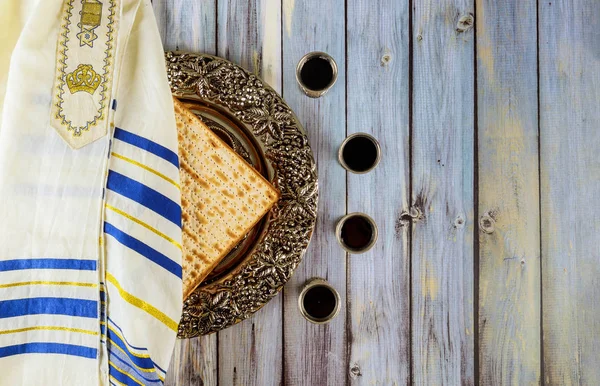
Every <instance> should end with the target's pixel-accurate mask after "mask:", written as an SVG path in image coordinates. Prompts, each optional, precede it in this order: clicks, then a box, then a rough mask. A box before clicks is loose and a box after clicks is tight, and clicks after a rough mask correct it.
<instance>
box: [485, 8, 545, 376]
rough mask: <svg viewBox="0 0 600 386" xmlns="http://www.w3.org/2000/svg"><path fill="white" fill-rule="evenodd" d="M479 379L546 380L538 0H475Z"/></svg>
mask: <svg viewBox="0 0 600 386" xmlns="http://www.w3.org/2000/svg"><path fill="white" fill-rule="evenodd" d="M476 9H477V17H476V25H477V86H478V89H477V97H478V100H477V107H478V111H477V114H478V138H479V141H478V142H479V143H478V149H479V152H478V154H479V162H478V166H479V228H480V229H479V242H480V253H479V267H480V271H479V348H480V352H479V358H480V361H479V363H480V369H479V374H480V376H479V381H480V382H481V384H485V385H488V384H494V385H495V384H519V385H530V384H537V383H539V382H540V367H541V365H540V347H541V342H540V336H541V331H540V328H541V315H540V225H539V187H538V185H539V184H538V181H539V169H538V108H537V90H538V87H537V53H536V50H537V46H536V44H537V40H536V39H537V29H536V1H535V0H524V1H502V2H501V1H494V0H477V4H476Z"/></svg>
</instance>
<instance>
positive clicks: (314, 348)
mask: <svg viewBox="0 0 600 386" xmlns="http://www.w3.org/2000/svg"><path fill="white" fill-rule="evenodd" d="M343 10H344V1H343V0H333V1H322V0H305V1H294V0H284V1H283V9H282V14H283V65H284V66H283V96H284V98H285V100H286V101H287V102H288V104H289V105H290V107H291V108H292V109H293V110H294V111H295V112H296V114H297V115H298V118H299V119H300V122H301V123H302V124H303V125H304V128H305V129H306V131H307V133H308V137H309V139H310V143H311V146H312V149H313V152H314V154H315V159H316V162H317V167H318V169H319V207H318V210H319V216H318V219H317V225H316V229H315V232H314V234H313V238H312V242H311V244H310V247H309V249H308V251H307V253H306V254H305V256H304V259H303V261H302V263H301V264H300V265H299V267H298V269H297V270H296V272H295V273H294V276H293V277H292V279H291V280H290V281H289V283H288V284H287V286H286V287H285V292H284V346H283V349H284V382H285V384H287V385H343V384H345V382H346V377H347V374H348V371H349V369H348V360H347V355H346V354H347V348H346V318H345V317H344V316H345V315H346V307H345V304H346V254H345V253H344V251H343V250H342V248H341V247H340V246H339V245H338V244H337V242H336V239H335V236H334V227H335V223H336V221H337V220H338V219H339V218H340V217H341V216H343V215H344V214H345V213H346V173H345V171H344V169H343V168H342V167H341V166H340V165H339V164H338V163H337V160H336V154H337V149H338V147H339V145H340V144H341V143H342V141H343V140H344V137H345V133H346V119H345V87H344V85H345V83H346V79H345V78H346V77H345V50H344V48H345V47H344V35H345V26H344V16H345V15H344V12H343ZM311 51H324V52H327V53H329V54H330V55H331V56H332V57H333V58H334V59H335V60H336V61H337V64H338V69H339V76H338V80H337V83H336V84H335V85H334V86H333V88H332V89H331V90H329V92H328V93H327V94H326V95H324V96H323V97H321V98H319V99H310V98H308V97H307V96H306V95H304V94H303V93H302V91H301V90H300V88H299V86H298V84H297V83H296V76H295V70H296V64H297V63H298V61H299V60H300V58H302V56H304V55H305V54H306V53H308V52H311ZM316 276H318V277H322V278H325V279H326V280H328V281H329V283H330V284H331V285H332V286H334V287H335V288H336V289H337V290H338V291H339V293H340V295H341V298H342V309H341V312H340V314H339V315H338V317H336V318H335V319H333V320H332V321H331V322H330V323H329V324H326V325H316V324H312V323H309V322H308V321H306V320H305V319H303V317H302V316H301V314H300V310H299V308H298V295H299V294H300V290H301V288H302V286H303V285H304V283H305V282H306V281H307V280H308V279H311V278H313V277H316Z"/></svg>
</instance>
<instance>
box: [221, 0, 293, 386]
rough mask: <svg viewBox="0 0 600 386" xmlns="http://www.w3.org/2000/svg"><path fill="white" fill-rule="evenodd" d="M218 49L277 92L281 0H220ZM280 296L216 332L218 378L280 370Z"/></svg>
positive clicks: (276, 374) (278, 374)
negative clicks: (237, 321) (217, 339)
mask: <svg viewBox="0 0 600 386" xmlns="http://www.w3.org/2000/svg"><path fill="white" fill-rule="evenodd" d="M217 24H218V32H217V35H218V39H219V41H218V54H219V56H223V57H225V58H227V59H229V60H231V61H232V62H234V63H236V64H239V65H241V66H243V67H244V68H246V69H248V70H250V71H253V72H254V73H256V74H257V75H259V76H260V77H262V78H263V79H264V80H265V81H266V82H267V83H268V84H269V85H271V86H272V87H273V88H274V89H275V90H277V91H278V92H281V61H282V55H281V2H280V1H279V0H251V1H248V0H228V1H225V0H220V1H219V2H218V23H217ZM282 307H283V302H282V296H278V297H276V298H275V299H273V300H272V301H271V302H269V304H267V305H266V306H265V307H264V308H263V309H262V310H260V311H259V312H257V313H256V314H255V315H254V316H253V317H252V318H251V319H248V320H246V321H244V322H242V323H240V324H238V325H236V326H233V327H231V328H228V329H226V330H223V331H221V332H219V353H221V355H220V357H219V384H221V385H243V386H245V385H260V386H263V385H264V386H267V385H279V384H281V381H282V371H283V351H282V350H283V348H282V340H283V324H282V321H283V317H282Z"/></svg>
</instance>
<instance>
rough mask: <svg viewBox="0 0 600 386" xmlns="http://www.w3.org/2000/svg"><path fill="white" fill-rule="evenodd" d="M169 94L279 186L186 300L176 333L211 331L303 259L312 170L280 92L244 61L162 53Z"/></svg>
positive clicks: (244, 310) (313, 214)
mask: <svg viewBox="0 0 600 386" xmlns="http://www.w3.org/2000/svg"><path fill="white" fill-rule="evenodd" d="M165 58H166V62H167V74H168V78H169V84H170V86H171V90H172V92H173V95H175V96H176V97H178V98H179V99H180V100H181V101H182V102H184V103H185V104H186V106H187V107H188V108H190V109H191V110H192V111H193V112H194V113H195V114H196V115H197V116H198V117H200V119H202V120H203V121H204V122H205V123H206V124H207V125H208V126H209V127H210V128H211V129H212V130H213V131H214V132H215V133H217V134H218V135H219V136H220V137H221V138H222V139H223V140H224V141H225V142H227V143H228V144H229V145H230V146H231V147H232V148H233V149H234V150H235V151H236V152H237V153H238V154H240V155H241V156H242V157H243V158H244V159H246V160H247V161H248V162H249V163H250V164H252V165H253V166H254V167H255V169H256V170H258V171H259V172H260V173H261V174H262V175H263V176H264V177H265V178H267V179H268V180H269V181H271V182H272V183H273V185H274V186H275V187H276V188H277V189H278V190H279V191H280V192H281V198H280V199H279V201H278V202H277V204H276V205H275V206H274V207H273V209H272V210H271V211H270V212H269V214H268V215H267V216H265V218H264V219H263V220H262V221H261V222H260V223H259V224H257V226H256V227H255V228H254V229H252V231H250V232H249V233H248V235H246V237H245V238H244V240H242V241H241V242H240V243H239V244H238V245H237V246H236V247H235V248H234V249H233V250H232V251H231V252H230V253H229V255H228V256H227V257H226V258H225V259H224V260H223V261H222V262H221V263H220V264H219V266H218V267H217V268H216V269H215V270H214V271H213V272H212V273H211V275H210V276H209V277H208V278H207V279H206V280H205V281H204V282H203V283H202V284H201V285H200V287H198V288H197V289H196V290H195V291H194V292H193V293H192V294H191V295H190V296H189V297H188V298H187V299H186V300H185V301H184V306H183V315H182V317H181V322H180V324H179V332H178V336H179V338H191V337H195V336H198V335H205V334H210V333H213V332H216V331H219V330H222V329H224V328H227V327H229V326H231V325H233V324H235V323H238V322H240V321H242V320H244V319H246V318H248V317H249V316H251V315H252V314H253V313H254V312H256V311H258V310H259V309H260V308H261V307H262V306H264V305H265V304H266V303H267V302H268V301H269V300H271V299H272V298H273V297H274V296H275V295H277V293H278V292H279V291H280V290H281V289H282V288H283V286H284V285H285V283H286V282H287V281H288V280H289V279H290V277H291V275H292V273H293V272H294V270H295V269H296V267H297V266H298V264H299V263H300V261H301V260H302V256H303V255H304V252H305V251H306V248H307V247H308V244H309V242H310V238H311V236H312V233H313V230H314V227H315V223H316V218H317V200H318V183H317V169H316V165H315V161H314V157H313V153H312V150H311V148H310V146H309V144H308V138H307V136H306V134H305V133H304V130H303V128H302V126H301V125H300V123H299V122H298V119H297V118H296V116H295V115H294V113H293V112H292V110H291V109H290V108H289V106H288V105H287V104H286V103H285V102H284V101H283V99H282V98H281V97H280V96H279V95H278V94H277V93H276V92H275V91H274V90H273V89H271V88H270V87H269V86H268V85H266V84H265V83H264V82H263V81H262V80H260V79H259V78H258V77H256V76H255V75H254V74H252V73H250V72H248V71H246V70H244V69H243V68H241V67H239V66H237V65H235V64H233V63H231V62H229V61H227V60H225V59H222V58H218V57H215V56H211V55H205V54H192V53H185V52H166V53H165Z"/></svg>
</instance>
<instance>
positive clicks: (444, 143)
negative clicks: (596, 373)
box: [412, 0, 475, 385]
mask: <svg viewBox="0 0 600 386" xmlns="http://www.w3.org/2000/svg"><path fill="white" fill-rule="evenodd" d="M473 11H474V9H473V1H472V0H446V1H440V2H433V3H430V2H415V3H414V13H413V16H414V19H413V49H414V53H413V58H414V59H413V60H414V61H413V66H414V67H413V68H414V70H413V95H412V98H413V102H412V108H413V110H412V111H413V130H412V154H413V155H412V205H413V213H414V214H415V215H416V218H415V222H414V226H413V233H412V354H413V382H414V383H415V384H417V385H443V384H447V385H458V384H466V385H472V384H474V362H475V353H474V328H473V326H474V324H473V323H474V320H473V318H474V308H473V297H474V290H473V229H474V208H473V194H474V193H473V179H474V171H473V164H474V142H473V141H474V137H473V135H474V134H473V133H474V120H473V112H474V77H473V75H474V72H475V68H474V58H473V48H474V33H473V32H474V31H473V30H472V28H471V27H472V25H473V20H472V14H473Z"/></svg>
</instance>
